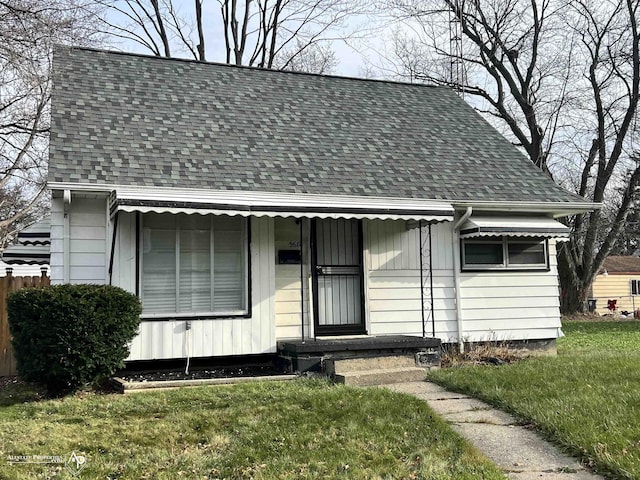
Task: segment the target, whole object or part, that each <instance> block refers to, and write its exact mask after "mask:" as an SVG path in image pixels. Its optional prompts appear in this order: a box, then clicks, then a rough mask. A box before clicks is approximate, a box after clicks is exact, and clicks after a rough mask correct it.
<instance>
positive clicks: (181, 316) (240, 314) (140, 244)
mask: <svg viewBox="0 0 640 480" xmlns="http://www.w3.org/2000/svg"><path fill="white" fill-rule="evenodd" d="M151 213H155V212H151ZM158 215H180V214H172V213H158ZM206 216H207V217H209V222H210V223H209V228H210V230H209V231H210V235H212V234H213V221H214V218H215V217H217V216H218V215H213V214H209V215H206ZM138 218H139V221H138V222H137V224H138V225H137V227H138V228H137V229H136V233H137V237H138V238H137V241H136V244H137V248H136V253H137V258H136V267H137V279H138V285H139V288H138V289H137V290H138V292H139V293H138V296H139V298H140V301H141V302H142V301H143V296H142V285H143V251H144V224H145V222H144V219H145V215H144V214H141V215H139V217H138ZM241 218H242V221H243V233H244V237H245V241H244V255H245V257H244V258H245V262H244V263H245V267H244V279H243V280H244V285H245V308H244V309H243V310H230V311H225V312H173V313H162V312H154V313H144V312H143V313H142V314H141V315H140V321H142V322H144V321H172V320H213V319H217V318H220V319H222V318H251V316H252V301H251V297H252V292H251V221H250V218H249V217H241ZM174 231H175V234H176V242H177V241H178V239H179V236H180V229H178V228H174ZM210 241H211V242H212V241H213V239H212V237H210ZM211 262H212V263H213V259H211ZM211 278H213V276H212V277H211ZM176 300H177V299H176Z"/></svg>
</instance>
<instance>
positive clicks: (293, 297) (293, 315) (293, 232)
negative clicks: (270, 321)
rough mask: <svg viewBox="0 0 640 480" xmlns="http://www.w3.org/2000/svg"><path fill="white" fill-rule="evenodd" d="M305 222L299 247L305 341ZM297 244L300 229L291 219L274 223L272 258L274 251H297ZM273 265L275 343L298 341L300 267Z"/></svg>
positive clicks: (307, 334)
mask: <svg viewBox="0 0 640 480" xmlns="http://www.w3.org/2000/svg"><path fill="white" fill-rule="evenodd" d="M307 226H308V225H307V222H306V221H305V223H304V231H303V238H302V246H303V247H304V252H303V256H302V260H303V262H304V264H305V265H304V272H303V273H304V278H305V280H304V292H303V293H302V294H304V300H305V302H304V318H305V326H304V329H305V337H308V336H309V333H310V328H309V282H308V274H309V268H308V265H309V248H308V247H309V240H308V228H307ZM299 242H300V225H299V224H296V222H295V220H294V219H293V218H276V219H275V255H276V256H277V254H278V250H281V249H282V250H297V249H298V247H296V245H297V244H298V243H299ZM274 261H275V263H276V265H275V276H276V278H275V324H276V339H278V340H280V339H284V338H297V339H299V338H301V335H302V326H301V320H302V316H301V309H302V308H301V300H302V298H301V295H302V294H301V291H300V265H278V264H277V259H275V260H274Z"/></svg>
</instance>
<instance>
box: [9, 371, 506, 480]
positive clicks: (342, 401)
mask: <svg viewBox="0 0 640 480" xmlns="http://www.w3.org/2000/svg"><path fill="white" fill-rule="evenodd" d="M30 398H33V391H31V390H30V389H29V388H26V387H24V386H22V387H20V386H8V387H5V388H3V389H2V390H0V457H1V458H0V478H10V479H22V478H24V479H26V478H54V477H55V478H103V479H115V478H118V479H125V478H127V479H141V478H148V479H151V478H153V479H172V480H173V479H177V478H189V479H193V478H198V479H203V478H256V479H271V478H291V479H298V478H308V479H317V478H356V479H360V478H361V479H364V478H407V479H409V478H425V479H478V478H485V479H502V478H504V477H503V476H502V474H501V473H500V471H499V470H498V468H497V467H495V466H494V465H493V464H491V463H489V462H488V461H487V460H486V459H484V457H482V456H481V455H480V454H479V453H477V451H475V450H474V449H473V448H471V447H470V446H469V444H467V443H466V442H464V441H463V440H462V439H461V438H460V437H459V436H457V435H456V434H455V433H454V432H453V431H452V430H451V429H450V428H449V426H448V425H447V424H446V423H444V422H443V421H442V420H440V419H439V418H436V417H435V416H434V414H433V412H432V411H431V410H430V409H429V408H428V407H427V405H426V404H425V402H422V401H420V400H418V399H415V398H412V397H409V396H405V395H401V394H396V393H392V392H390V391H388V390H385V389H375V388H373V389H366V390H364V389H355V388H348V387H344V386H333V385H330V384H328V383H325V382H321V381H311V380H299V381H295V382H280V383H274V382H259V383H258V382H257V383H252V384H244V385H236V386H232V387H213V388H211V387H200V388H189V389H182V390H171V391H163V392H154V393H139V394H131V395H124V396H123V395H115V394H114V395H98V394H93V393H89V394H87V393H85V394H81V395H76V396H74V397H68V398H64V399H58V400H38V401H25V400H29V399H30ZM73 450H75V451H82V452H84V453H85V454H86V457H87V462H86V465H87V467H86V469H85V470H84V471H83V472H82V473H81V474H80V476H79V477H72V476H71V475H70V474H69V473H67V472H66V471H65V469H64V467H62V466H61V465H45V466H41V465H10V464H8V463H7V461H6V458H7V455H65V454H68V453H69V452H71V451H73Z"/></svg>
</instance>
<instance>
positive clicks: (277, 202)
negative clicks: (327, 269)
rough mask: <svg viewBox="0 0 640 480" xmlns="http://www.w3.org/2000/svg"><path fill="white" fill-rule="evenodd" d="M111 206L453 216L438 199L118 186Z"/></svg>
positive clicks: (158, 210) (138, 209)
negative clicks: (150, 188)
mask: <svg viewBox="0 0 640 480" xmlns="http://www.w3.org/2000/svg"><path fill="white" fill-rule="evenodd" d="M110 205H111V212H112V213H114V212H116V211H121V212H143V213H146V212H154V213H173V214H175V213H186V214H201V215H206V214H214V215H240V216H243V217H249V216H255V217H264V216H266V217H294V218H304V217H308V218H369V219H383V220H422V221H427V222H446V221H452V220H453V214H454V209H453V207H452V206H451V204H449V203H446V202H440V201H436V200H414V199H390V198H380V197H354V196H336V195H311V194H304V195H301V194H287V193H271V192H240V191H215V192H213V191H202V190H178V189H153V190H144V189H118V190H115V191H114V192H112V195H111V203H110Z"/></svg>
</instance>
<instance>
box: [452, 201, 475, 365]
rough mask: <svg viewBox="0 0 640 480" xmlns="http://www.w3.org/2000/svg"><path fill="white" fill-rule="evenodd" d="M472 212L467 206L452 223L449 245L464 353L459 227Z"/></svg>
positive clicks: (460, 338) (459, 329)
mask: <svg viewBox="0 0 640 480" xmlns="http://www.w3.org/2000/svg"><path fill="white" fill-rule="evenodd" d="M472 213H473V207H467V210H466V211H465V212H464V215H462V216H461V217H460V218H459V219H458V220H456V221H455V222H454V223H453V235H452V237H451V238H452V241H451V246H452V247H453V282H454V288H455V291H456V318H457V321H458V345H459V347H460V353H464V337H463V325H462V308H461V306H460V303H461V302H460V235H459V231H460V227H461V226H462V224H463V223H464V222H466V221H467V220H469V217H471V214H472Z"/></svg>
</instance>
